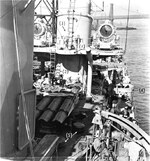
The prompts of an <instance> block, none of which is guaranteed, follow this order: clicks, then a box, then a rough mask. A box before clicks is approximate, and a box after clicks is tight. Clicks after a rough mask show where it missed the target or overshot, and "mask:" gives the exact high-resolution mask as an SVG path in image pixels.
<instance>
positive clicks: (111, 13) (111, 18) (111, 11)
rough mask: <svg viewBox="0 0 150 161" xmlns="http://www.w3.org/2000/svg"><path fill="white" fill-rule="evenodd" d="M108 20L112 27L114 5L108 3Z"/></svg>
mask: <svg viewBox="0 0 150 161" xmlns="http://www.w3.org/2000/svg"><path fill="white" fill-rule="evenodd" d="M109 20H110V21H111V24H112V25H113V21H114V4H113V3H110V11H109Z"/></svg>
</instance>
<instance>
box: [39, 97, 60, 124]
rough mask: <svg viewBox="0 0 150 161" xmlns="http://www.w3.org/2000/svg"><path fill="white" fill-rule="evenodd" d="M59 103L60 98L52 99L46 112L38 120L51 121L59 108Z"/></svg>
mask: <svg viewBox="0 0 150 161" xmlns="http://www.w3.org/2000/svg"><path fill="white" fill-rule="evenodd" d="M61 102H62V97H56V98H54V99H53V101H52V102H51V103H50V105H49V106H48V107H47V110H46V111H45V112H44V113H43V114H42V116H41V117H40V118H39V120H44V121H45V122H48V121H49V120H51V119H52V117H53V116H54V114H55V113H56V111H57V109H58V108H59V107H60V103H61Z"/></svg>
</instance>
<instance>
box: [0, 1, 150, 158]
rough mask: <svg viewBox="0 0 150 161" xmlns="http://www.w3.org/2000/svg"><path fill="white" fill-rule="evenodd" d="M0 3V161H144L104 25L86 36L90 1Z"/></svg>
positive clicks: (116, 52) (121, 63)
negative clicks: (5, 160)
mask: <svg viewBox="0 0 150 161" xmlns="http://www.w3.org/2000/svg"><path fill="white" fill-rule="evenodd" d="M0 3H1V23H0V25H1V53H2V54H1V63H0V65H1V68H0V69H1V70H0V73H1V86H0V87H1V107H0V109H1V123H0V126H1V135H0V136H1V137H0V144H1V150H0V152H1V153H0V156H1V159H7V160H37V161H43V160H44V161H45V160H49V161H58V160H59V161H62V160H65V161H73V160H74V161H75V160H76V161H77V160H78V161H79V160H85V161H106V160H107V161H108V160H109V161H146V160H148V158H149V155H150V136H149V135H148V134H147V133H145V132H144V131H143V130H142V129H141V128H140V127H139V126H138V122H137V121H136V119H135V116H134V113H135V112H134V111H135V108H134V105H133V102H132V96H133V90H134V86H133V85H132V84H131V81H130V76H129V75H128V71H127V66H126V63H125V60H124V50H123V49H122V48H121V47H120V45H119V43H118V42H119V36H118V35H117V33H116V29H115V26H114V25H113V22H112V19H110V20H107V21H105V22H104V23H102V24H100V26H99V27H98V29H97V31H95V32H94V33H93V34H92V33H91V27H92V26H91V25H92V21H93V18H92V16H91V1H90V0H84V1H83V2H82V1H79V0H58V1H55V0H52V1H49V0H43V1H35V2H34V1H30V0H29V1H27V0H24V1H19V0H17V1H14V0H9V1H0ZM41 3H43V4H44V5H45V6H46V7H47V8H48V11H47V13H46V12H44V11H42V7H39V8H38V6H39V5H40V4H41ZM43 10H44V9H43ZM50 12H51V14H50ZM33 40H34V41H33Z"/></svg>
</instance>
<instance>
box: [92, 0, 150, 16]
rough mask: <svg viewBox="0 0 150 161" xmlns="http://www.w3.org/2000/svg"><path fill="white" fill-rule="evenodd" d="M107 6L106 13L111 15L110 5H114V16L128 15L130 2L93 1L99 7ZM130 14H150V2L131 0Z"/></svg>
mask: <svg viewBox="0 0 150 161" xmlns="http://www.w3.org/2000/svg"><path fill="white" fill-rule="evenodd" d="M103 1H104V4H105V11H106V13H107V11H108V13H109V6H110V3H113V4H114V15H126V14H127V11H128V3H129V0H92V2H94V3H95V4H97V6H99V7H100V8H101V7H102V2H103ZM130 14H150V0H130Z"/></svg>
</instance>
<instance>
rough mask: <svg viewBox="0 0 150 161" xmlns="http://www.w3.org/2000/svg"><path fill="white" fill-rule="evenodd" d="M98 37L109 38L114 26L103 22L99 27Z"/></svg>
mask: <svg viewBox="0 0 150 161" xmlns="http://www.w3.org/2000/svg"><path fill="white" fill-rule="evenodd" d="M99 33H100V37H103V38H110V37H111V36H112V35H113V33H114V28H113V26H112V25H111V24H109V23H105V24H103V25H101V26H100V28H99Z"/></svg>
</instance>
